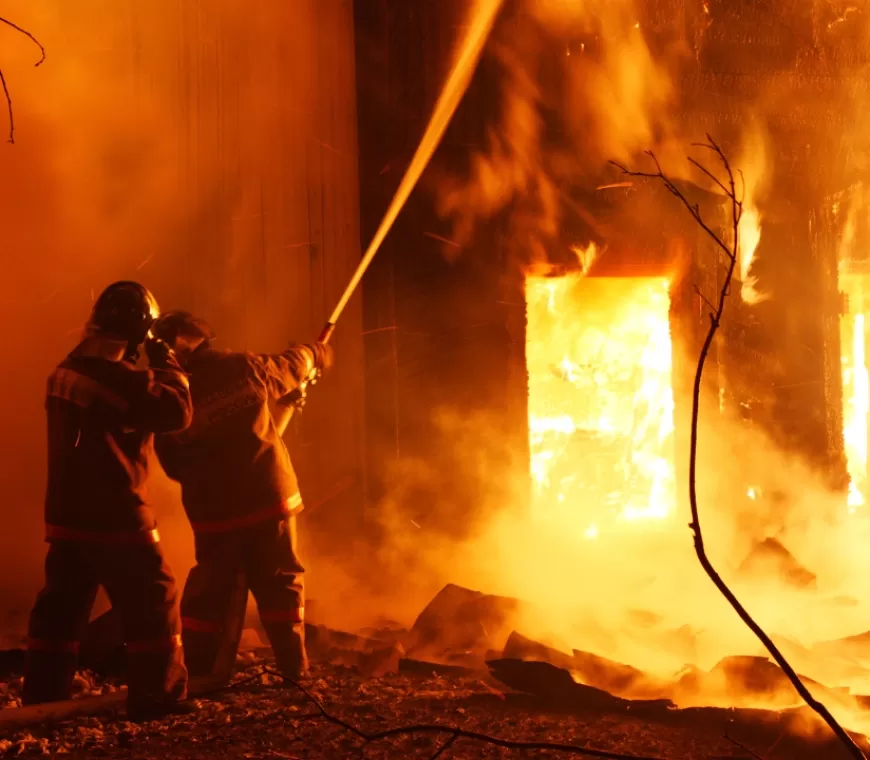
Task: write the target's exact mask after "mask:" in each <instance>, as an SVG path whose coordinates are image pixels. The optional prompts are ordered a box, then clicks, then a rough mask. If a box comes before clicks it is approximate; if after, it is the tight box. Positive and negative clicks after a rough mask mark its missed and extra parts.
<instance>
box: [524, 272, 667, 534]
mask: <svg viewBox="0 0 870 760" xmlns="http://www.w3.org/2000/svg"><path fill="white" fill-rule="evenodd" d="M526 304H527V318H528V321H527V327H526V365H527V369H528V374H529V400H528V403H529V445H530V458H531V462H530V465H531V475H532V489H533V491H532V509H533V514H534V516H535V517H536V518H540V519H553V520H557V521H558V522H559V524H561V525H564V526H566V528H567V529H568V530H571V531H575V532H576V533H577V534H578V535H583V536H585V537H586V538H589V539H593V538H596V537H597V536H598V535H599V533H600V532H605V531H607V530H608V528H610V527H612V526H613V525H615V524H616V523H632V522H640V521H643V522H647V521H649V520H663V519H665V518H667V517H668V516H669V515H671V514H672V513H673V512H674V507H675V476H674V435H673V433H674V394H673V383H672V371H673V367H672V365H673V348H672V341H671V330H670V318H669V315H670V294H669V282H668V280H667V279H665V278H661V277H586V276H584V275H583V274H582V273H576V274H567V275H564V276H561V277H529V278H527V280H526ZM568 526H570V527H568Z"/></svg>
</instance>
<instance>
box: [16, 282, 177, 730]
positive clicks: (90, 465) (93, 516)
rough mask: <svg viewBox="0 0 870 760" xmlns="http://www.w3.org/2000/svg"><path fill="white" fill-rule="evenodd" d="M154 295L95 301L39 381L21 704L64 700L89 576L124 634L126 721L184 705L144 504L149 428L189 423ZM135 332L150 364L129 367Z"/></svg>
mask: <svg viewBox="0 0 870 760" xmlns="http://www.w3.org/2000/svg"><path fill="white" fill-rule="evenodd" d="M158 313H159V312H158V307H157V302H156V301H155V300H154V297H153V296H152V295H151V293H150V292H149V291H148V290H147V289H146V288H144V287H143V286H142V285H140V284H139V283H136V282H126V281H125V282H116V283H114V284H113V285H110V286H109V287H108V288H107V289H106V290H105V291H104V292H103V293H102V294H101V295H100V297H99V298H98V299H97V301H96V303H95V304H94V307H93V311H92V313H91V316H90V320H89V321H88V323H87V325H86V327H85V333H84V336H83V338H82V340H81V342H80V343H79V344H78V345H77V346H76V347H75V349H73V351H72V353H70V354H69V356H67V358H66V359H64V361H63V362H61V363H60V365H58V367H57V369H55V371H54V372H53V373H52V374H51V375H50V377H49V379H48V388H47V398H46V412H47V416H48V488H47V494H46V501H45V522H46V526H45V540H46V541H47V542H48V553H47V556H46V560H45V586H44V588H43V589H42V591H41V592H40V593H39V595H38V597H37V599H36V603H35V605H34V607H33V611H32V612H31V615H30V624H29V639H30V640H29V646H28V652H27V659H26V665H25V676H24V693H23V701H24V703H25V704H37V703H41V702H49V701H55V700H63V699H70V698H71V689H72V682H73V677H74V675H75V668H76V660H77V652H78V647H79V641H80V639H81V636H82V634H83V632H84V628H85V627H86V626H87V623H88V620H89V616H90V612H91V608H92V606H93V604H94V601H95V599H96V595H97V590H98V587H99V586H103V588H104V589H105V590H106V593H107V595H108V597H109V599H110V601H111V603H112V607H113V608H114V609H115V610H116V611H117V614H118V616H119V619H120V622H121V626H122V629H123V633H124V641H125V644H126V650H127V652H126V664H127V682H128V694H127V712H128V716H129V717H130V719H131V720H148V719H152V718H156V717H160V716H161V715H165V714H168V713H181V712H189V711H190V710H192V707H190V706H189V705H188V704H187V703H184V702H181V700H183V699H184V698H185V697H186V691H187V670H186V668H185V666H184V656H183V652H182V648H181V635H180V634H181V619H180V616H179V612H178V592H177V589H176V582H175V578H174V576H173V574H172V570H171V569H170V567H169V566H168V564H167V562H166V560H165V559H164V556H163V553H162V551H161V547H160V544H159V535H158V532H157V524H156V521H155V519H154V515H153V514H152V512H151V509H150V508H149V507H148V505H147V504H146V494H145V487H146V485H147V481H148V455H149V453H150V451H151V447H152V442H153V434H154V433H165V432H170V431H178V430H183V429H184V428H186V427H187V426H188V425H189V424H190V421H191V416H192V411H193V409H192V402H191V398H190V391H189V388H188V383H187V378H186V376H185V375H184V373H183V372H182V370H181V368H180V367H179V365H178V363H177V361H176V360H175V358H174V356H173V353H172V350H171V349H170V348H169V347H168V346H167V345H166V344H165V343H163V342H161V341H157V340H155V339H153V337H151V336H149V329H150V328H151V325H152V323H153V321H154V319H155V318H156V317H157V316H158ZM143 341H144V343H145V345H144V348H145V353H146V355H147V357H148V364H149V368H148V369H146V370H140V369H136V367H135V362H136V360H137V359H138V356H139V346H140V344H142V343H143Z"/></svg>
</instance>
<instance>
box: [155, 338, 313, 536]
mask: <svg viewBox="0 0 870 760" xmlns="http://www.w3.org/2000/svg"><path fill="white" fill-rule="evenodd" d="M314 357H315V352H314V350H313V349H312V348H311V347H309V346H305V345H296V346H293V347H292V348H290V349H289V350H287V351H286V352H285V353H283V354H279V355H258V354H253V353H248V352H244V353H241V352H232V351H218V350H215V349H212V348H202V349H199V350H197V351H195V352H194V353H193V354H192V355H191V357H190V361H189V363H188V366H187V370H188V373H189V379H190V391H191V395H192V397H193V410H194V411H193V423H192V424H191V426H190V427H189V428H188V429H187V430H185V431H184V432H181V433H175V434H172V435H162V436H158V437H157V439H156V442H155V449H156V451H157V456H158V458H159V459H160V463H161V464H162V465H163V469H164V470H165V471H166V474H167V475H169V477H170V478H172V479H173V480H177V481H178V482H179V483H180V484H181V492H182V501H183V503H184V509H185V511H186V512H187V516H188V519H189V520H190V523H191V527H192V528H193V531H194V533H195V534H201V533H216V532H224V531H228V530H235V529H240V528H245V527H247V526H251V525H256V524H257V523H258V522H261V521H263V520H267V519H269V518H270V517H278V516H282V515H288V514H294V513H297V512H299V511H301V509H302V498H301V496H300V495H299V487H298V485H297V481H296V473H295V472H294V471H293V465H292V464H291V462H290V456H289V454H288V453H287V448H286V446H285V445H284V441H283V440H281V436H280V435H279V434H278V430H277V428H276V427H275V422H274V419H273V417H272V411H271V409H270V408H269V403H270V402H271V401H274V400H277V399H279V398H281V397H282V396H285V395H287V394H288V393H290V392H291V391H293V390H294V389H295V388H297V387H298V386H299V384H300V383H301V381H302V380H304V379H305V378H306V377H307V375H308V373H309V372H310V371H311V370H312V369H313V367H314V361H315V359H314Z"/></svg>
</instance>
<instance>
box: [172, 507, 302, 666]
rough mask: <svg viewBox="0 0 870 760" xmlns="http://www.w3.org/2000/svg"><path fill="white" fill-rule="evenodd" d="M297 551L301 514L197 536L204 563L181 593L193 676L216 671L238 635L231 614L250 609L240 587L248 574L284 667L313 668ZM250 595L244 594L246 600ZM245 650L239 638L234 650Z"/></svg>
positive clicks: (200, 560) (199, 555) (200, 561)
mask: <svg viewBox="0 0 870 760" xmlns="http://www.w3.org/2000/svg"><path fill="white" fill-rule="evenodd" d="M304 572H305V570H304V568H303V567H302V564H301V563H300V561H299V558H298V557H297V553H296V518H295V517H293V516H290V517H282V518H276V519H272V520H267V521H265V522H262V523H259V524H257V525H254V526H251V527H247V528H243V529H237V530H232V531H225V532H214V533H199V534H197V535H196V565H195V566H194V567H193V569H192V570H191V571H190V575H188V576H187V583H186V584H185V586H184V594H183V596H182V599H181V616H182V626H183V634H182V635H183V637H184V648H185V652H186V657H187V662H188V667H189V668H190V672H191V675H195V676H206V675H212V674H213V673H214V669H215V663H216V659H217V656H218V652H219V651H220V650H221V649H224V648H225V647H226V645H227V640H226V637H227V636H233V635H234V633H233V631H232V628H233V625H232V624H231V619H232V618H233V617H234V616H238V615H239V614H242V615H244V609H242V610H238V609H234V606H235V605H237V604H238V603H239V601H238V600H239V597H238V595H234V593H233V588H234V586H236V585H237V583H238V576H239V573H244V576H245V581H246V583H247V588H249V589H250V591H251V593H252V594H253V595H254V599H255V600H256V602H257V610H258V612H259V615H260V621H261V622H262V624H263V628H264V630H265V631H266V635H267V636H268V637H269V643H270V644H271V645H272V651H273V652H274V653H275V660H276V664H277V665H278V668H279V669H280V670H281V672H282V673H283V674H284V675H286V676H287V677H288V678H299V677H300V676H302V675H305V674H306V673H307V671H308V657H307V655H306V652H305V623H304V620H305V616H304V590H303V573H304ZM246 599H247V594H244V595H243V597H242V603H245V600H246ZM237 648H238V640H237V638H236V641H235V642H234V649H233V655H235V649H237Z"/></svg>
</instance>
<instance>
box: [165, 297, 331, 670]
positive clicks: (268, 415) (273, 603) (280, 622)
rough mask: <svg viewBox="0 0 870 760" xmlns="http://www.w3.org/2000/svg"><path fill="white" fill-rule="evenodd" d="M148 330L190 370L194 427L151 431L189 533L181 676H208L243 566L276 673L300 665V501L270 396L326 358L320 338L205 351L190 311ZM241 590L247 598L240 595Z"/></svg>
mask: <svg viewBox="0 0 870 760" xmlns="http://www.w3.org/2000/svg"><path fill="white" fill-rule="evenodd" d="M154 334H155V335H156V336H157V337H159V338H160V339H162V340H163V341H165V342H166V343H167V344H168V345H169V346H171V347H172V349H173V350H174V351H175V352H176V354H177V356H178V357H179V361H180V362H181V364H182V366H183V367H184V369H185V370H186V371H187V373H188V377H189V381H190V389H191V395H192V397H193V408H194V413H193V423H192V424H191V426H190V428H188V429H187V430H186V431H184V432H182V433H175V434H172V435H163V436H158V437H157V440H156V444H155V449H156V451H157V455H158V458H159V460H160V463H161V464H162V465H163V468H164V470H165V471H166V474H167V475H169V477H170V478H172V479H173V480H177V481H178V482H179V483H180V484H181V491H182V501H183V503H184V509H185V511H186V513H187V516H188V518H189V520H190V524H191V528H192V529H193V534H194V542H195V549H196V565H195V566H194V567H193V569H192V570H191V571H190V574H189V575H188V578H187V582H186V584H185V587H184V592H183V595H182V601H181V615H182V627H183V636H184V646H185V652H186V656H187V662H188V667H189V668H190V672H191V675H197V676H206V675H213V674H214V673H213V671H214V668H215V664H216V658H217V656H218V652H219V650H220V649H221V648H222V645H226V644H227V643H230V645H231V646H235V647H237V646H238V641H235V642H229V637H231V636H233V634H232V633H231V632H229V631H228V627H229V620H230V618H231V616H232V614H233V613H235V614H243V613H244V610H241V611H239V610H233V609H232V604H233V603H232V601H231V599H232V590H233V587H234V586H235V584H236V579H237V577H238V574H239V573H240V572H241V573H244V576H245V582H246V584H247V588H248V589H250V591H251V593H252V594H253V595H254V599H255V600H256V602H257V609H258V612H259V615H260V621H261V622H262V624H263V628H264V630H265V631H266V634H267V636H268V638H269V641H270V643H271V645H272V650H273V652H274V654H275V659H276V662H277V665H278V667H279V668H280V670H281V672H282V673H283V674H284V675H285V676H287V677H289V678H293V679H296V678H300V677H302V676H304V675H305V674H306V673H307V672H308V658H307V656H306V652H305V625H304V593H303V573H304V568H303V566H302V564H301V563H300V561H299V557H298V555H297V550H296V515H297V514H299V512H300V511H301V510H302V497H301V496H300V494H299V487H298V484H297V481H296V475H295V473H294V471H293V465H292V464H291V462H290V457H289V455H288V453H287V449H286V447H285V445H284V441H283V440H282V439H281V436H280V434H279V432H278V430H277V428H276V426H275V421H274V419H273V416H272V410H271V408H270V402H273V401H275V400H277V399H280V398H282V397H284V396H286V395H288V394H290V393H292V392H293V391H294V390H296V389H298V388H299V386H300V383H301V382H302V381H303V380H304V379H305V378H306V377H308V376H309V375H310V374H311V373H313V372H319V371H322V370H324V369H327V368H328V367H329V366H331V364H332V352H331V349H330V348H329V347H328V346H327V345H325V344H321V343H315V344H308V345H302V344H297V345H293V346H291V347H290V348H289V349H288V350H287V351H285V352H284V353H283V354H278V355H258V354H253V353H248V352H233V351H226V350H218V349H215V348H213V347H212V341H213V340H214V333H213V331H212V330H211V328H210V327H209V326H208V325H207V324H206V323H205V322H203V321H202V320H201V319H198V318H196V317H194V316H193V315H191V314H190V313H188V312H184V311H176V312H167V313H166V314H165V315H163V316H162V317H161V318H160V319H159V320H157V322H156V323H155V325H154ZM245 597H247V594H246V593H245Z"/></svg>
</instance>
